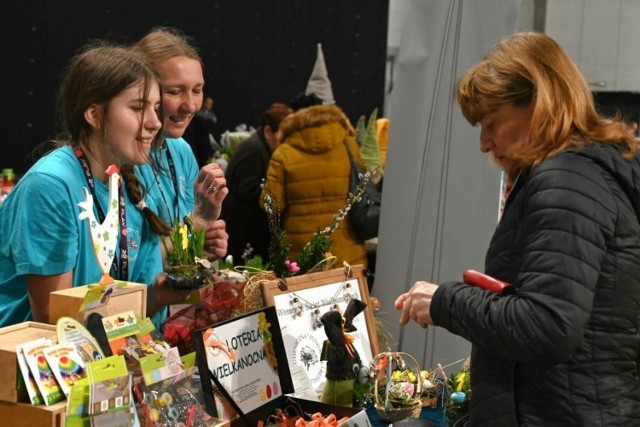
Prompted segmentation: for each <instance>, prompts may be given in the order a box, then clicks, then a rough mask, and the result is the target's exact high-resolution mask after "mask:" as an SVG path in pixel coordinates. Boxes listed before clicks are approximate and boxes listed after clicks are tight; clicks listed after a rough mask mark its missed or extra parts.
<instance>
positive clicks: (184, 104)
mask: <svg viewBox="0 0 640 427" xmlns="http://www.w3.org/2000/svg"><path fill="white" fill-rule="evenodd" d="M157 69H158V73H159V74H160V84H161V86H162V110H163V112H164V127H163V129H162V131H163V132H164V134H165V135H166V136H168V137H171V138H180V137H181V136H182V135H183V134H184V131H185V130H186V129H187V126H188V125H189V123H190V122H191V119H192V118H193V116H194V115H195V114H196V113H197V112H198V111H199V110H200V108H201V107H202V100H203V89H204V76H203V74H202V65H201V64H200V62H199V61H198V60H196V59H193V58H188V57H186V56H176V57H173V58H170V59H167V60H166V61H163V62H161V63H160V64H158V66H157Z"/></svg>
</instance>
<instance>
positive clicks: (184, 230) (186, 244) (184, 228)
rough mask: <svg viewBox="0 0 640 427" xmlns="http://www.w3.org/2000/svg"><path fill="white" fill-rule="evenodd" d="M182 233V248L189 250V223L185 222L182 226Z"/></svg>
mask: <svg viewBox="0 0 640 427" xmlns="http://www.w3.org/2000/svg"><path fill="white" fill-rule="evenodd" d="M180 235H181V236H182V249H183V250H185V251H186V250H187V248H188V247H189V236H188V235H187V225H186V224H183V225H182V226H181V227H180Z"/></svg>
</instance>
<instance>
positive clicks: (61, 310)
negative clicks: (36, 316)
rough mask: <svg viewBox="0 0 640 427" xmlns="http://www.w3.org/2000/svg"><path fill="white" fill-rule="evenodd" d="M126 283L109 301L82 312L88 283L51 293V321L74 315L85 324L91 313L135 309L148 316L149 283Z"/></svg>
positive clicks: (110, 312)
mask: <svg viewBox="0 0 640 427" xmlns="http://www.w3.org/2000/svg"><path fill="white" fill-rule="evenodd" d="M125 283H126V285H125V286H122V287H118V288H116V290H115V291H114V292H113V294H112V295H111V297H110V299H109V302H108V303H107V304H105V305H102V306H100V307H96V308H93V309H91V310H87V311H85V312H82V313H80V312H79V310H80V305H81V304H82V301H83V300H84V297H85V295H86V294H87V290H88V285H85V286H78V287H75V288H69V289H64V290H61V291H56V292H52V293H51V297H50V302H49V323H51V324H54V325H55V324H56V322H57V321H58V319H59V318H61V317H63V316H68V317H73V318H74V319H77V320H78V321H79V322H80V323H83V324H84V321H85V319H86V318H87V316H88V315H89V314H91V313H99V314H101V315H102V316H103V317H104V316H112V315H114V314H118V313H122V312H124V311H129V310H133V312H134V313H135V314H136V315H139V316H140V318H141V319H144V318H146V317H147V285H145V284H141V283H133V282H125Z"/></svg>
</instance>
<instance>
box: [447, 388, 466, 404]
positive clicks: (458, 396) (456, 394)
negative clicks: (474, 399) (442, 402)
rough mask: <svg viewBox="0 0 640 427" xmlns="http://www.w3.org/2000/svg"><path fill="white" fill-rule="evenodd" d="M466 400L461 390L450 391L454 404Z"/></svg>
mask: <svg viewBox="0 0 640 427" xmlns="http://www.w3.org/2000/svg"><path fill="white" fill-rule="evenodd" d="M466 400H467V395H466V394H464V392H463V391H454V392H453V393H451V401H452V402H453V403H455V404H456V405H462V404H463V403H464V402H465V401H466Z"/></svg>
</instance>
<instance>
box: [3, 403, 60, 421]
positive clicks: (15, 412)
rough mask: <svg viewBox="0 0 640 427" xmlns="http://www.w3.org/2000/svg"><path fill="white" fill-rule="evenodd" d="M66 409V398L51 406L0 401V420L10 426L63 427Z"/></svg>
mask: <svg viewBox="0 0 640 427" xmlns="http://www.w3.org/2000/svg"><path fill="white" fill-rule="evenodd" d="M66 411H67V401H66V400H65V401H62V402H59V403H56V404H55V405H51V406H45V405H39V406H33V405H32V404H31V403H9V402H0V420H5V421H4V422H6V423H7V424H10V425H11V427H23V426H24V427H35V426H37V427H64V425H65V418H66V416H65V415H66ZM3 425H5V424H3Z"/></svg>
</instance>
